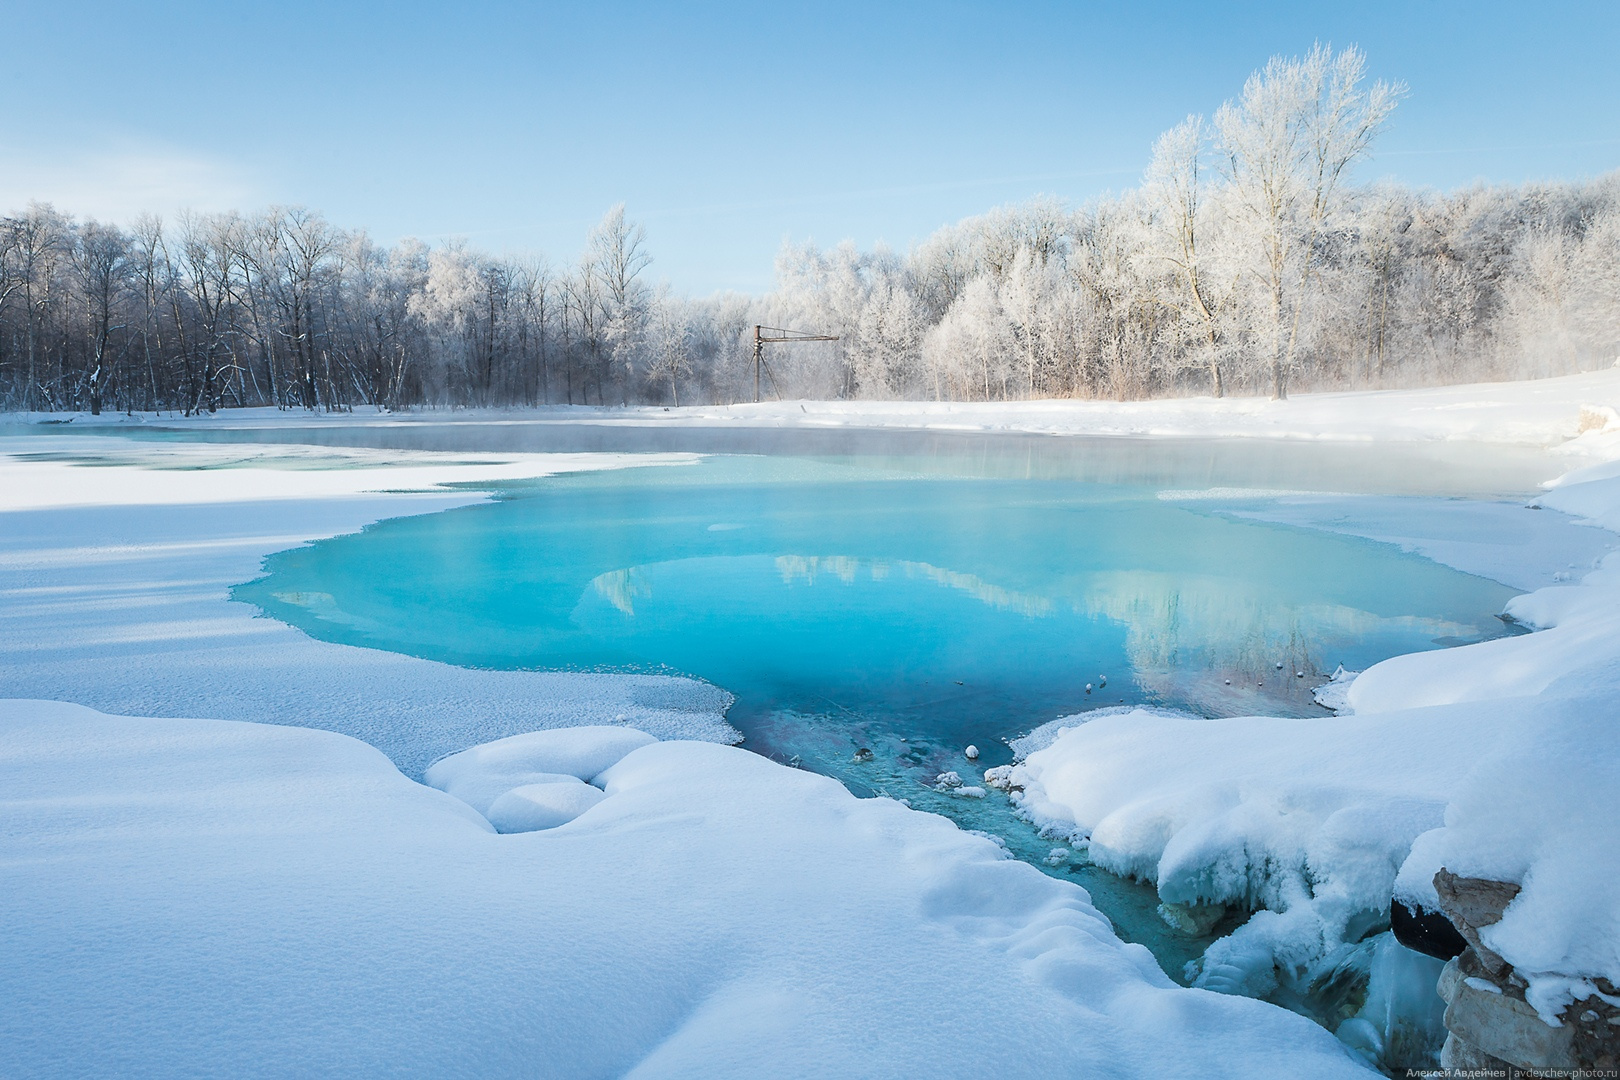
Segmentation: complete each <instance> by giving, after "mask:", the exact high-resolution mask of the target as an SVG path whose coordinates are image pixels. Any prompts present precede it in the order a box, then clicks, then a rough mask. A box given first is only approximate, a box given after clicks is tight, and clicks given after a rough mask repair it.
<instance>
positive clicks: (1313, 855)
mask: <svg viewBox="0 0 1620 1080" xmlns="http://www.w3.org/2000/svg"><path fill="white" fill-rule="evenodd" d="M1540 501H1541V503H1542V504H1543V505H1545V506H1547V507H1549V508H1552V509H1557V510H1563V511H1566V512H1568V513H1571V514H1574V515H1576V516H1578V517H1582V518H1586V519H1590V520H1592V521H1593V522H1594V523H1599V524H1602V525H1604V526H1607V527H1609V528H1614V527H1615V526H1616V525H1617V524H1620V468H1617V467H1616V466H1614V465H1605V466H1598V467H1595V468H1592V469H1588V470H1583V471H1581V472H1577V473H1573V474H1570V475H1569V476H1566V477H1564V478H1563V479H1562V480H1561V481H1559V482H1558V483H1557V484H1555V485H1553V486H1552V487H1551V489H1550V490H1549V491H1548V492H1547V494H1546V495H1544V496H1543V497H1542V498H1541V500H1540ZM1508 613H1509V614H1510V615H1512V616H1513V617H1515V618H1517V619H1519V620H1520V621H1522V622H1524V623H1526V624H1529V625H1531V626H1534V627H1537V628H1540V629H1539V630H1538V632H1537V633H1533V634H1529V635H1525V636H1520V637H1511V638H1503V639H1498V640H1495V641H1489V642H1485V643H1482V644H1478V645H1471V646H1467V647H1464V648H1457V649H1448V650H1441V651H1437V652H1428V653H1420V654H1413V655H1410V656H1402V657H1396V658H1394V659H1392V660H1388V661H1385V662H1384V663H1382V664H1379V665H1377V666H1375V667H1373V668H1371V669H1369V670H1368V671H1366V672H1365V673H1363V674H1361V675H1360V676H1359V677H1358V678H1357V679H1356V680H1355V682H1354V683H1353V684H1351V686H1350V687H1349V691H1348V695H1347V702H1348V706H1349V707H1350V709H1351V710H1353V715H1343V716H1338V717H1333V718H1323V719H1319V720H1288V719H1274V718H1268V717H1239V718H1232V719H1222V720H1206V719H1200V718H1196V717H1187V716H1176V715H1168V714H1163V713H1151V712H1142V711H1138V712H1134V713H1129V714H1114V715H1107V716H1101V717H1098V718H1096V719H1092V720H1090V722H1085V721H1086V718H1085V717H1083V716H1082V717H1076V718H1073V719H1072V720H1070V721H1067V722H1063V721H1059V722H1056V723H1055V724H1054V725H1052V730H1051V732H1048V733H1043V738H1041V739H1039V740H1037V742H1036V743H1035V744H1032V750H1031V752H1030V753H1029V754H1028V755H1027V758H1026V759H1025V760H1024V761H1023V763H1022V764H1020V765H1017V766H1014V767H1012V768H1011V769H1010V770H1009V771H1008V773H1007V774H1005V775H1004V777H1003V780H1004V782H1009V783H1011V784H1014V785H1017V786H1021V787H1022V789H1023V792H1022V795H1021V796H1020V797H1021V798H1022V800H1023V805H1024V806H1025V807H1026V809H1027V810H1028V812H1029V813H1030V814H1031V816H1032V818H1033V819H1034V820H1036V821H1037V822H1040V823H1042V824H1045V825H1048V826H1049V827H1051V828H1052V829H1053V830H1054V831H1056V832H1058V833H1061V834H1064V835H1069V836H1073V837H1075V838H1077V839H1081V838H1089V841H1090V850H1091V854H1092V857H1093V858H1094V859H1096V860H1097V861H1098V862H1099V863H1101V864H1102V865H1104V866H1107V867H1110V868H1112V869H1116V870H1118V871H1119V872H1121V873H1128V874H1133V875H1136V876H1138V877H1142V878H1144V879H1147V880H1150V881H1153V882H1156V883H1157V885H1158V888H1159V892H1160V895H1161V896H1162V897H1163V898H1164V899H1165V900H1166V901H1167V902H1170V903H1174V904H1181V905H1195V904H1211V903H1213V904H1234V905H1239V906H1244V907H1262V908H1264V909H1265V910H1263V911H1261V912H1260V913H1259V914H1257V915H1256V916H1255V917H1254V918H1252V919H1250V920H1249V922H1248V923H1246V924H1245V925H1244V926H1242V927H1241V928H1240V929H1238V930H1237V931H1236V932H1234V933H1233V934H1232V935H1230V936H1229V937H1227V938H1226V939H1224V940H1222V941H1221V942H1218V943H1217V944H1216V945H1215V946H1214V947H1212V948H1211V949H1210V951H1209V953H1208V954H1207V956H1206V961H1205V964H1204V968H1203V972H1202V974H1201V976H1200V983H1201V984H1202V985H1211V986H1220V987H1222V988H1227V989H1235V990H1240V991H1243V992H1248V993H1266V992H1269V991H1270V990H1271V989H1272V988H1273V987H1274V986H1275V984H1276V981H1277V979H1278V977H1279V974H1280V975H1281V976H1282V977H1284V978H1286V977H1288V975H1289V973H1290V972H1302V971H1305V970H1307V969H1308V968H1310V966H1311V965H1313V964H1321V963H1323V962H1324V961H1331V960H1333V958H1334V956H1335V955H1336V952H1335V950H1339V949H1341V948H1342V947H1344V946H1345V945H1346V944H1347V943H1353V942H1354V941H1355V940H1356V937H1357V935H1358V934H1359V933H1360V932H1361V931H1362V930H1364V929H1365V928H1366V927H1367V926H1368V925H1370V924H1369V922H1368V919H1369V918H1370V917H1372V916H1373V915H1375V914H1376V913H1377V912H1380V911H1382V910H1384V909H1385V908H1387V906H1388V903H1389V899H1390V896H1391V895H1392V894H1395V895H1399V896H1401V897H1403V898H1405V899H1407V900H1415V901H1420V902H1423V903H1425V904H1426V905H1427V906H1429V907H1430V908H1434V907H1436V906H1437V902H1436V898H1435V896H1434V890H1433V887H1432V884H1431V881H1432V879H1433V877H1434V874H1435V872H1436V871H1437V870H1438V869H1440V868H1441V867H1442V866H1444V867H1446V868H1447V869H1449V870H1451V871H1452V872H1453V873H1457V874H1461V875H1464V876H1472V877H1485V878H1490V879H1493V880H1501V881H1509V882H1515V883H1519V884H1521V885H1522V891H1521V892H1520V893H1519V894H1518V897H1517V898H1516V899H1515V900H1514V902H1513V903H1512V904H1511V905H1510V906H1509V907H1508V908H1507V911H1506V914H1505V915H1504V917H1503V918H1502V920H1501V922H1500V923H1498V924H1496V925H1494V926H1490V927H1488V928H1486V929H1485V930H1484V931H1483V933H1482V936H1483V938H1484V940H1485V942H1486V944H1487V945H1488V946H1489V947H1491V948H1492V949H1495V950H1497V951H1498V952H1500V954H1501V955H1502V956H1503V957H1504V958H1506V959H1507V960H1508V962H1509V963H1511V964H1513V966H1514V967H1515V969H1516V970H1517V971H1518V972H1519V973H1520V974H1522V975H1524V976H1525V977H1526V978H1527V979H1528V980H1529V982H1530V984H1531V986H1530V990H1529V991H1528V992H1527V997H1528V998H1529V1000H1530V1001H1531V1003H1532V1004H1534V1005H1536V1006H1537V1007H1538V1008H1539V1009H1541V1010H1542V1012H1543V1015H1544V1016H1547V1017H1552V1016H1555V1015H1556V1014H1557V1012H1558V1011H1559V1010H1561V1009H1562V1008H1563V1006H1564V1005H1565V1004H1567V1003H1568V1002H1569V1001H1570V1000H1571V999H1572V997H1573V998H1580V997H1583V996H1587V994H1588V993H1589V992H1590V987H1589V984H1588V983H1587V982H1586V980H1590V979H1592V978H1595V977H1603V978H1607V979H1609V980H1612V981H1620V815H1616V813H1615V812H1614V803H1613V793H1614V791H1615V790H1616V788H1617V786H1620V738H1617V736H1620V704H1617V702H1620V554H1612V555H1609V556H1608V557H1607V558H1606V559H1604V561H1603V562H1602V564H1601V565H1600V567H1599V568H1598V569H1596V570H1594V571H1592V572H1590V573H1588V574H1586V575H1585V576H1584V578H1582V579H1580V580H1578V581H1572V582H1571V583H1570V584H1567V585H1566V584H1560V585H1551V586H1548V587H1546V588H1542V589H1540V590H1538V591H1536V592H1533V593H1529V594H1526V595H1524V596H1520V597H1517V598H1515V599H1514V600H1513V601H1511V602H1510V603H1509V605H1508ZM1060 731H1061V733H1060V734H1059V733H1057V732H1060ZM1054 736H1055V737H1054ZM1043 744H1044V745H1043ZM1034 746H1043V748H1040V749H1034Z"/></svg>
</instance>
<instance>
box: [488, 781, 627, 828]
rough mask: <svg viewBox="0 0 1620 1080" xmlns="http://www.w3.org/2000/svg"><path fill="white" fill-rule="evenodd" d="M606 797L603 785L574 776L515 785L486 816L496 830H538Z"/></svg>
mask: <svg viewBox="0 0 1620 1080" xmlns="http://www.w3.org/2000/svg"><path fill="white" fill-rule="evenodd" d="M604 798H606V796H605V795H603V794H602V790H601V789H600V788H595V787H592V786H591V785H590V784H587V783H586V782H585V781H583V780H578V779H575V778H574V777H571V776H570V777H568V778H567V779H566V780H563V781H560V782H546V783H539V784H524V785H523V786H522V787H515V788H513V789H512V790H511V791H508V792H506V793H505V794H504V795H502V796H501V797H500V798H498V799H496V800H495V801H494V802H493V803H491V804H490V807H489V809H488V810H486V811H485V812H484V816H485V817H487V818H488V819H489V823H490V824H491V825H493V826H495V831H496V832H502V833H520V832H536V831H538V830H540V829H555V828H556V827H557V826H559V825H566V824H568V823H569V822H570V821H573V820H574V819H575V818H577V817H579V815H581V814H583V813H584V812H585V811H587V810H589V809H590V808H591V807H593V806H595V805H596V804H597V803H599V802H601V801H602V800H603V799H604Z"/></svg>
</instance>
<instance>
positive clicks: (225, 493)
mask: <svg viewBox="0 0 1620 1080" xmlns="http://www.w3.org/2000/svg"><path fill="white" fill-rule="evenodd" d="M389 454H390V455H391V456H392V457H394V458H397V459H398V460H400V461H402V462H407V464H400V465H387V464H378V463H377V461H376V457H375V454H374V453H373V452H371V451H349V450H343V449H338V450H331V449H327V448H309V447H299V446H291V447H288V446H257V445H255V446H250V447H246V448H244V447H242V446H240V445H231V446H213V445H202V446H195V445H189V444H188V445H181V446H167V445H166V446H163V447H161V448H154V447H153V446H151V445H150V444H146V443H140V442H134V441H130V440H124V439H115V438H107V437H105V436H103V437H82V436H81V437H58V436H55V435H43V436H42V435H29V436H20V437H19V436H13V437H9V438H0V493H3V494H0V504H3V505H6V506H12V505H13V503H15V507H14V508H12V509H9V510H5V511H3V512H0V520H3V528H0V687H3V688H4V692H5V693H7V694H9V695H11V696H19V697H35V698H47V699H60V700H71V701H77V702H80V703H82V704H86V705H90V706H92V707H95V708H99V709H103V710H107V711H111V712H119V713H124V714H138V715H166V716H196V717H217V718H221V719H240V720H263V721H272V722H276V723H285V724H298V725H304V726H313V727H324V728H330V729H332V730H336V731H342V732H344V733H346V734H350V735H354V736H355V737H357V738H360V739H363V740H365V741H366V742H369V743H371V744H372V745H373V746H376V747H378V748H379V749H381V750H382V751H383V752H384V753H386V754H388V755H389V757H391V758H392V759H393V760H394V761H395V762H396V763H397V764H399V765H400V767H401V768H403V769H404V770H405V771H406V773H407V774H409V775H413V776H415V775H420V773H421V770H422V769H423V768H425V767H426V766H427V765H428V764H429V763H430V762H431V761H433V760H434V759H435V758H438V757H441V756H443V755H445V754H447V753H451V752H454V751H457V750H462V749H465V748H466V747H468V746H472V745H475V744H478V743H482V742H487V741H489V740H491V739H496V738H499V737H501V736H505V735H511V734H515V733H518V732H523V731H530V730H534V729H537V728H547V727H569V726H575V725H580V724H591V723H604V724H614V723H616V724H622V725H626V726H631V727H636V728H639V729H641V730H643V731H646V732H649V733H651V734H652V735H655V736H661V737H678V738H700V739H710V740H718V741H722V742H730V741H735V740H736V739H737V738H738V734H737V732H736V731H735V730H734V729H733V728H731V726H730V725H729V724H727V723H726V722H725V719H724V715H725V711H726V709H727V708H728V707H729V705H730V700H731V699H730V695H729V694H727V693H725V692H724V691H722V690H720V689H718V688H716V687H713V686H710V685H708V684H705V683H700V682H695V681H693V680H689V679H676V678H668V677H663V676H620V675H595V674H578V673H542V672H526V671H500V672H496V671H472V670H468V669H465V668H458V667H453V666H450V665H447V664H440V663H435V662H432V661H427V660H419V659H415V658H413V657H408V656H400V655H396V654H392V653H385V652H378V651H375V650H371V649H359V648H351V647H348V646H343V645H333V644H329V643H326V642H320V641H314V640H312V639H310V638H308V637H305V636H304V635H303V634H302V633H300V632H299V631H296V630H293V629H292V628H290V627H287V626H285V625H283V624H281V623H279V622H275V621H274V620H270V619H263V618H257V617H255V610H254V609H253V608H252V607H250V606H248V605H246V604H239V603H233V602H231V601H230V600H229V598H228V593H229V590H230V588H231V586H233V585H236V584H238V583H240V582H243V581H247V580H249V579H251V578H253V577H255V576H256V575H257V574H258V573H259V569H260V564H261V561H262V560H263V559H264V557H265V556H267V555H270V554H272V553H274V552H277V551H282V550H285V549H287V548H290V547H296V546H297V545H298V544H300V543H303V542H306V541H308V540H313V539H317V538H320V537H324V536H333V535H338V534H341V533H347V532H354V531H356V530H358V529H361V528H363V527H365V526H366V525H368V524H370V523H372V522H374V521H378V520H381V519H383V518H388V517H397V516H400V515H403V514H419V513H426V512H431V511H434V510H441V509H446V508H449V507H452V506H460V505H466V504H468V503H473V502H478V501H480V500H482V499H484V498H486V497H487V495H486V494H485V493H483V492H480V491H459V492H454V493H450V492H447V491H446V490H445V489H444V488H443V487H442V486H441V485H442V484H444V483H447V482H452V481H460V480H462V479H463V478H464V477H469V476H478V477H483V478H485V479H488V478H489V477H490V475H491V473H492V472H499V473H500V474H501V475H502V476H503V477H505V478H507V479H512V478H518V477H533V476H543V475H548V474H551V473H556V472H564V471H577V470H581V469H599V468H621V467H625V466H628V465H638V466H639V465H649V466H658V467H668V468H678V467H680V466H681V465H683V464H685V463H687V462H690V461H693V460H695V459H694V458H693V457H692V456H691V455H684V454H683V455H626V454H531V455H506V456H504V457H502V458H501V459H500V460H501V461H502V462H504V464H493V463H491V461H490V460H486V459H485V458H480V460H481V461H483V464H473V465H469V464H467V458H466V456H465V455H434V454H409V453H399V452H395V451H390V452H389ZM171 455H172V456H171ZM41 457H46V458H48V460H39V459H40V458H41ZM223 460H230V461H235V462H237V464H236V467H233V468H221V469H217V470H209V469H205V468H203V467H201V466H202V465H203V464H205V463H214V464H217V463H219V462H221V461H223ZM75 462H83V464H76V463H75ZM159 462H168V463H169V464H170V465H172V466H173V467H154V465H155V463H159ZM406 479H408V481H409V482H408V483H402V482H401V481H402V480H406ZM299 485H308V488H309V491H310V492H311V494H310V495H309V496H308V497H301V498H292V497H290V493H292V492H295V491H298V490H300V487H299ZM406 488H414V489H419V490H416V491H406V490H402V489H406ZM135 494H138V496H139V498H138V500H136V499H135Z"/></svg>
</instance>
